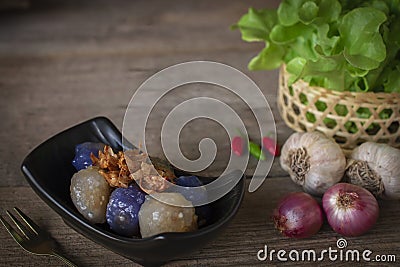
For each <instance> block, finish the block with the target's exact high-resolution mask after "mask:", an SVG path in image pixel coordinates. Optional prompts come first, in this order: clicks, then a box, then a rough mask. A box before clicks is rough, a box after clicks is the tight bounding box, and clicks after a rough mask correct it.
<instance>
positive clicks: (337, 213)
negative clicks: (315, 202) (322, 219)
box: [322, 183, 379, 236]
mask: <svg viewBox="0 0 400 267" xmlns="http://www.w3.org/2000/svg"><path fill="white" fill-rule="evenodd" d="M322 206H323V209H324V211H325V214H326V217H327V219H328V222H329V225H330V226H331V227H332V229H333V230H334V231H335V232H337V233H339V234H341V235H344V236H359V235H362V234H363V233H365V232H367V231H368V230H369V229H371V228H372V226H373V225H374V224H375V222H376V220H377V219H378V216H379V206H378V202H377V201H376V199H375V197H374V196H373V195H372V194H371V193H370V192H369V191H368V190H366V189H364V188H362V187H360V186H357V185H353V184H347V183H338V184H336V185H334V186H332V187H330V188H329V189H328V190H327V191H326V192H325V194H324V196H323V198H322Z"/></svg>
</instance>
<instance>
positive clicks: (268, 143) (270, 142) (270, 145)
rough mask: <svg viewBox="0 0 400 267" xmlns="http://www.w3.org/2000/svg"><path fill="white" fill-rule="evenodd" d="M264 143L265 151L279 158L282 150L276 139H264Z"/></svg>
mask: <svg viewBox="0 0 400 267" xmlns="http://www.w3.org/2000/svg"><path fill="white" fill-rule="evenodd" d="M262 143H263V147H264V149H266V150H267V151H268V152H269V153H270V154H271V155H274V156H279V154H280V148H279V145H278V143H276V141H275V140H274V139H272V138H270V137H263V139H262Z"/></svg>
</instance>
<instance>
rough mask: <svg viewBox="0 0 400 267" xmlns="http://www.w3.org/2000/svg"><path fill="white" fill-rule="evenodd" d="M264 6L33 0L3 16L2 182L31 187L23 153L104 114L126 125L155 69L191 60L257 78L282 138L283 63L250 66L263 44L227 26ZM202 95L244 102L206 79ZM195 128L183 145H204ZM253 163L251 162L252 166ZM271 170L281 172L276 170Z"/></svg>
mask: <svg viewBox="0 0 400 267" xmlns="http://www.w3.org/2000/svg"><path fill="white" fill-rule="evenodd" d="M264 5H269V6H274V5H276V3H274V1H272V2H271V3H269V4H263V3H262V1H251V2H248V3H244V2H239V1H217V2H213V1H204V2H203V1H202V2H201V3H196V2H195V1H191V2H188V1H173V2H168V4H167V3H166V2H165V1H149V2H147V1H132V2H130V1H119V2H118V1H117V2H109V1H94V2H90V1H89V2H87V3H85V4H83V3H81V2H79V1H68V2H64V1H54V2H53V1H32V7H31V8H30V9H27V10H26V11H21V12H14V13H4V14H2V16H0V33H1V34H0V101H1V105H0V112H1V114H3V118H4V119H3V120H2V130H1V131H0V138H2V140H6V142H4V143H3V144H2V145H1V146H0V155H4V157H5V159H4V160H1V161H0V175H1V177H2V179H1V180H0V186H10V185H15V186H19V185H26V182H25V180H24V179H23V178H22V176H21V175H20V172H19V166H20V163H21V161H22V159H23V158H24V156H25V155H27V153H28V152H29V151H30V150H31V149H33V148H34V147H35V146H36V145H38V144H39V143H41V142H42V141H44V140H46V139H47V138H48V137H50V136H51V135H54V134H56V133H57V132H59V131H61V130H63V129H65V128H67V127H70V126H72V125H74V124H77V123H78V122H81V121H84V120H86V119H89V118H91V117H94V116H98V115H103V116H106V117H109V118H110V119H111V120H112V121H113V122H114V123H115V124H116V125H117V126H118V127H119V128H121V127H122V120H123V116H124V113H125V109H126V106H127V105H128V102H129V99H130V98H131V96H132V95H133V93H134V92H135V90H136V89H137V88H138V86H139V85H140V84H141V83H142V82H144V81H145V80H146V79H147V78H148V77H150V76H151V75H153V74H155V73H156V72H157V71H159V70H161V69H163V68H165V67H168V66H170V65H172V64H176V63H180V62H185V61H189V60H213V61H218V62H222V63H226V64H229V65H231V66H233V67H236V68H238V69H239V70H242V71H244V72H245V73H246V74H248V75H249V76H250V77H251V78H253V79H254V81H255V82H256V83H257V84H258V85H259V86H260V88H261V89H262V91H263V93H264V94H265V96H266V97H267V99H268V100H269V101H270V103H271V106H272V110H273V112H274V115H275V118H276V119H277V125H278V129H279V141H280V142H283V141H284V140H285V139H286V137H287V135H288V134H289V133H290V131H288V128H287V127H286V126H284V123H283V122H282V120H281V119H280V117H279V115H278V112H277V108H276V90H277V88H278V87H277V85H278V83H277V71H273V72H257V73H252V72H249V71H247V69H246V65H247V62H248V60H249V59H250V58H251V57H253V56H254V55H255V54H257V52H258V50H259V49H260V45H258V44H255V45H251V44H246V43H244V42H242V41H241V40H240V34H239V32H238V31H231V30H230V29H229V26H230V25H231V24H232V23H234V22H235V21H237V20H238V19H239V18H240V16H241V15H242V14H243V13H244V12H246V10H247V8H248V7H249V6H259V7H262V6H264ZM205 36H206V37H205ZM151 93H152V92H149V94H151ZM199 95H208V96H210V97H214V96H219V98H222V99H223V100H224V101H225V102H226V103H227V104H228V105H231V106H235V104H236V103H237V98H233V97H232V95H229V94H227V93H221V92H218V93H217V92H215V90H213V88H210V87H203V88H202V90H201V92H200V93H199ZM190 96H196V94H192V93H187V92H186V93H185V92H181V93H179V92H177V93H174V94H173V96H172V98H169V100H168V101H167V100H166V101H162V103H161V104H160V105H159V109H158V110H159V112H160V114H164V113H167V112H168V111H169V110H171V109H172V108H173V107H174V106H175V105H176V101H179V100H180V99H181V98H182V99H184V98H187V97H190ZM171 99H175V101H171ZM144 104H146V103H144ZM236 109H237V112H238V113H239V114H241V116H242V118H243V121H245V122H247V125H248V126H249V132H250V133H251V134H253V135H254V133H255V129H256V128H255V127H254V126H255V123H254V120H251V117H252V114H251V113H250V112H249V110H248V109H246V106H244V105H241V106H238V107H237V108H236ZM160 125H161V124H160V120H159V119H155V120H151V121H150V122H149V125H148V129H149V130H148V134H149V136H150V137H152V134H153V133H156V134H159V132H157V130H158V129H159V127H160ZM197 127H201V126H199V125H198V126H197ZM193 132H195V134H194V135H193V134H192V136H194V137H193V138H182V142H183V143H182V147H188V148H192V147H195V148H196V149H193V151H196V152H197V145H198V144H197V143H196V141H197V140H196V136H198V134H197V132H198V130H197V129H194V131H193ZM149 139H150V141H148V144H149V145H150V146H152V147H153V148H154V152H153V154H158V153H160V150H159V149H158V148H157V146H158V144H157V143H154V144H152V140H157V138H149ZM215 141H216V142H217V143H221V144H223V143H224V140H222V139H220V140H215ZM154 142H155V141H154ZM225 143H226V140H225ZM195 155H196V154H194V155H193V156H195ZM224 164H225V160H224V158H223V157H218V158H217V160H216V162H215V164H214V166H213V169H214V171H215V172H217V173H218V172H220V171H221V168H223V166H224ZM252 169H254V162H253V164H252V165H250V166H249V172H250V173H251V171H252ZM274 170H275V171H276V175H281V174H282V173H280V172H279V170H280V169H279V168H274ZM209 171H210V170H209ZM211 171H212V170H211ZM211 171H210V173H211ZM212 174H213V173H211V174H210V175H212Z"/></svg>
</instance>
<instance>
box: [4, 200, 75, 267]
mask: <svg viewBox="0 0 400 267" xmlns="http://www.w3.org/2000/svg"><path fill="white" fill-rule="evenodd" d="M14 211H15V213H17V214H18V215H19V217H21V218H22V220H23V221H24V222H25V224H24V223H22V222H21V221H20V220H18V219H17V218H16V217H15V216H14V215H12V214H11V212H9V211H8V210H7V211H6V213H7V215H8V216H9V217H10V219H11V220H12V221H13V223H14V224H15V226H16V227H17V228H18V230H19V232H18V231H17V230H15V229H14V228H13V227H12V226H11V225H10V224H9V223H8V222H7V221H6V220H4V218H3V217H2V216H1V215H0V220H1V222H2V223H3V225H4V227H5V228H6V229H7V231H8V232H9V233H10V235H11V236H12V237H13V238H14V240H15V241H16V242H17V243H18V244H19V245H20V246H21V247H22V248H23V249H24V250H26V251H28V252H29V253H32V254H35V255H49V256H54V257H57V258H58V259H60V260H62V261H63V262H64V263H65V264H66V265H68V266H71V267H77V266H76V265H75V264H74V263H72V262H71V261H70V260H68V259H67V258H65V257H64V256H62V255H60V254H59V253H58V252H57V249H56V248H57V243H56V241H55V240H54V239H53V238H52V237H51V236H50V235H49V234H48V233H47V232H45V231H44V230H42V229H40V227H39V226H38V225H37V224H36V223H34V222H33V221H32V219H30V218H29V217H28V216H27V215H25V214H24V213H23V212H22V211H21V210H19V209H18V208H14ZM21 234H22V235H21Z"/></svg>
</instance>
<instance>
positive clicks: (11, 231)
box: [0, 215, 24, 244]
mask: <svg viewBox="0 0 400 267" xmlns="http://www.w3.org/2000/svg"><path fill="white" fill-rule="evenodd" d="M0 221H1V223H2V224H3V225H4V227H5V228H6V229H7V231H8V232H9V233H10V235H11V236H12V237H13V238H14V240H15V241H16V242H17V243H18V244H21V242H22V241H24V238H23V237H22V236H20V234H18V233H17V231H15V230H14V228H12V227H11V225H10V224H9V223H8V222H7V221H6V220H4V218H3V217H2V216H1V215H0Z"/></svg>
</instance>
